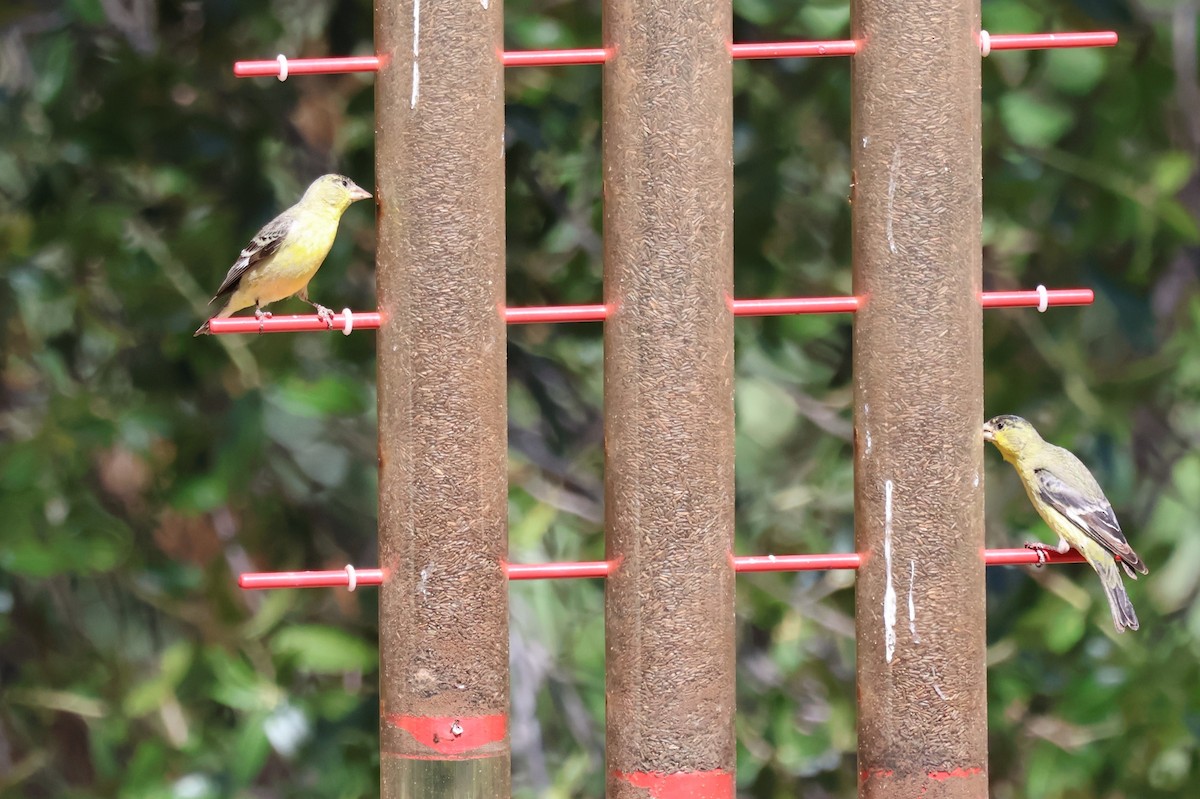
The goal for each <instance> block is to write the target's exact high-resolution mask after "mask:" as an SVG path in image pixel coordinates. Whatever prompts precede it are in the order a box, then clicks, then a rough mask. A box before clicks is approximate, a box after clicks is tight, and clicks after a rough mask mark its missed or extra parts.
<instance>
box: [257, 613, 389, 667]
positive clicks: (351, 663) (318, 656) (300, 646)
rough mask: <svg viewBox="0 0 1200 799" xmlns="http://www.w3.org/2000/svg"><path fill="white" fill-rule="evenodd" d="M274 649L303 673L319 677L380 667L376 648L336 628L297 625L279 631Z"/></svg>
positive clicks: (272, 645) (272, 642)
mask: <svg viewBox="0 0 1200 799" xmlns="http://www.w3.org/2000/svg"><path fill="white" fill-rule="evenodd" d="M271 649H272V651H274V652H275V653H276V654H278V655H281V656H283V657H286V658H291V659H293V660H294V661H295V663H296V666H297V667H298V668H300V669H301V670H303V671H311V672H316V673H318V674H340V673H342V672H346V671H361V672H366V673H370V672H373V671H374V670H375V667H376V666H377V665H378V663H379V653H378V652H377V651H376V649H375V647H373V646H370V645H369V644H367V643H366V642H364V641H363V640H362V639H360V638H356V637H355V636H353V635H350V634H349V633H346V632H344V631H342V630H339V629H337V628H336V627H327V626H323V625H319V624H297V625H293V626H291V627H288V628H286V629H283V630H280V631H279V632H278V633H276V634H275V635H274V636H273V637H272V638H271Z"/></svg>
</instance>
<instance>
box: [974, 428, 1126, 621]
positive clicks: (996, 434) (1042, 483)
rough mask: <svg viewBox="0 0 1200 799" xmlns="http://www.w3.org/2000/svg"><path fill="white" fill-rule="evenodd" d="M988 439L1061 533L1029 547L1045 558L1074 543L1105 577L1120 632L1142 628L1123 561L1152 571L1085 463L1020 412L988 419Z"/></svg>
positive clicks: (1113, 615) (1101, 575)
mask: <svg viewBox="0 0 1200 799" xmlns="http://www.w3.org/2000/svg"><path fill="white" fill-rule="evenodd" d="M983 437H984V439H985V440H987V441H991V442H992V443H993V444H995V445H996V449H998V450H1000V454H1001V455H1003V456H1004V460H1006V461H1008V462H1009V463H1011V464H1012V465H1013V467H1014V468H1015V469H1016V470H1017V474H1018V475H1019V476H1020V478H1021V483H1022V484H1023V485H1024V486H1025V493H1027V494H1028V495H1029V501H1030V502H1032V503H1033V507H1034V508H1036V509H1037V512H1038V514H1039V515H1040V516H1041V517H1042V518H1043V519H1045V520H1046V524H1048V525H1050V529H1052V530H1054V532H1056V533H1058V546H1057V547H1051V546H1049V545H1048V544H1043V543H1040V542H1036V543H1029V544H1026V545H1025V546H1027V547H1029V548H1030V549H1035V550H1037V551H1038V552H1039V555H1041V556H1042V557H1043V558H1044V553H1045V551H1046V550H1048V549H1054V550H1055V551H1057V552H1060V553H1064V552H1067V551H1069V550H1070V549H1071V547H1074V548H1075V549H1076V550H1077V551H1078V552H1079V554H1080V555H1083V557H1084V559H1085V560H1086V561H1087V562H1088V563H1090V564H1091V566H1092V568H1093V569H1095V570H1096V573H1097V574H1098V575H1100V582H1101V584H1103V586H1104V593H1105V594H1107V595H1108V605H1109V608H1110V609H1111V610H1112V617H1113V624H1115V625H1116V626H1117V632H1124V630H1125V628H1126V627H1128V628H1129V629H1131V630H1136V629H1137V628H1138V618H1137V614H1136V613H1134V612H1133V605H1132V604H1131V603H1130V601H1129V594H1127V593H1125V585H1124V583H1123V582H1122V580H1121V572H1120V570H1119V569H1117V563H1118V561H1117V559H1116V557H1114V556H1119V557H1120V561H1119V562H1120V564H1121V566H1122V567H1124V569H1125V573H1126V574H1128V575H1129V576H1130V578H1131V579H1134V580H1136V579H1137V574H1136V573H1135V572H1140V573H1142V574H1147V573H1148V572H1149V570H1148V569H1147V568H1146V564H1144V563H1142V560H1141V558H1139V557H1138V556H1137V553H1136V552H1134V551H1133V548H1132V547H1130V546H1129V542H1128V541H1126V540H1125V536H1124V534H1122V533H1121V526H1120V525H1119V524H1117V516H1116V514H1115V513H1113V509H1112V505H1110V504H1109V502H1108V499H1107V498H1106V497H1105V496H1104V491H1102V490H1101V488H1100V484H1099V483H1097V482H1096V478H1095V477H1093V476H1092V473H1091V472H1089V471H1088V468H1087V467H1086V466H1084V465H1083V463H1082V462H1081V461H1080V460H1079V458H1076V457H1075V456H1074V455H1072V454H1071V453H1070V452H1068V451H1067V450H1065V449H1063V448H1062V447H1056V446H1054V445H1053V444H1048V443H1046V442H1045V441H1044V440H1042V437H1041V436H1040V435H1039V434H1038V431H1037V430H1035V429H1034V427H1033V425H1031V424H1030V423H1029V422H1027V421H1026V420H1024V419H1022V418H1021V417H1020V416H997V417H996V418H994V419H991V420H989V421H987V422H985V423H984V425H983Z"/></svg>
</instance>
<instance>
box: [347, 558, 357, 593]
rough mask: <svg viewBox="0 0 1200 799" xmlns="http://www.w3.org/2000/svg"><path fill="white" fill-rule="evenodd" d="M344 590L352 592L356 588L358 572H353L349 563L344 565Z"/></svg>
mask: <svg viewBox="0 0 1200 799" xmlns="http://www.w3.org/2000/svg"><path fill="white" fill-rule="evenodd" d="M346 581H347V582H346V590H347V591H353V590H354V589H355V588H358V572H356V571H354V567H353V566H351V565H350V564H349V563H347V564H346Z"/></svg>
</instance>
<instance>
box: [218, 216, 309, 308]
mask: <svg viewBox="0 0 1200 799" xmlns="http://www.w3.org/2000/svg"><path fill="white" fill-rule="evenodd" d="M291 227H292V218H291V217H290V216H288V215H287V214H281V215H280V216H277V217H275V218H274V219H273V220H271V221H270V222H268V223H267V224H266V226H265V227H263V229H262V230H260V231H258V234H257V235H256V236H255V237H254V238H253V239H251V240H250V243H249V244H247V245H246V249H244V250H242V254H241V255H239V256H238V259H237V260H236V261H234V263H233V266H231V267H229V272H228V274H226V275H225V279H224V280H222V281H221V287H220V288H219V289H217V293H216V294H215V295H214V296H213V300H216V299H217V298H218V297H222V296H224V295H226V294H229V293H231V292H233V291H234V290H236V289H237V287H238V283H240V282H241V280H242V276H243V275H245V274H246V272H247V270H249V269H250V267H252V266H254V265H255V264H257V263H259V262H260V261H262V260H263V259H264V258H268V257H270V256H271V255H274V254H275V252H277V251H278V250H279V246H280V245H281V244H283V239H284V237H286V236H287V233H288V231H289V230H290V229H291ZM210 302H211V300H210Z"/></svg>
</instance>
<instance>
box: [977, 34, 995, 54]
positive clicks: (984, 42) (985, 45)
mask: <svg viewBox="0 0 1200 799" xmlns="http://www.w3.org/2000/svg"><path fill="white" fill-rule="evenodd" d="M979 52H980V53H982V54H983V57H984V58H987V57H988V56H989V55H991V52H992V35H991V34H990V33H988V32H987V31H980V32H979Z"/></svg>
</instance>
